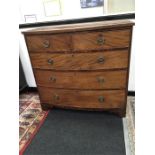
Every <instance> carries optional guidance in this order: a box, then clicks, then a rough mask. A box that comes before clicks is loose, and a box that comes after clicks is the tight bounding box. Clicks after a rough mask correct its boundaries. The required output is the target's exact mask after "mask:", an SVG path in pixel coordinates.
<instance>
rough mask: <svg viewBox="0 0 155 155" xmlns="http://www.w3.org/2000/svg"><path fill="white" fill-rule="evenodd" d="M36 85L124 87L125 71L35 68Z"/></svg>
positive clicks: (87, 87) (76, 87)
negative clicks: (64, 70)
mask: <svg viewBox="0 0 155 155" xmlns="http://www.w3.org/2000/svg"><path fill="white" fill-rule="evenodd" d="M35 75H36V82H37V84H38V85H41V86H46V87H53V88H70V89H122V88H125V87H126V76H127V71H126V70H122V71H105V72H99V71H97V72H59V71H57V72H55V71H47V70H38V69H36V70H35Z"/></svg>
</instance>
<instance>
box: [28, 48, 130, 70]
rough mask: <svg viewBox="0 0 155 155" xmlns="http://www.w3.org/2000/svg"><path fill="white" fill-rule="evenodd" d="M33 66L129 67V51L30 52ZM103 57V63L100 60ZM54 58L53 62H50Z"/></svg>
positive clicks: (72, 67) (78, 67)
mask: <svg viewBox="0 0 155 155" xmlns="http://www.w3.org/2000/svg"><path fill="white" fill-rule="evenodd" d="M30 57H31V61H32V66H33V68H40V69H54V70H96V69H118V68H127V67H128V52H127V51H124V50H122V51H114V52H112V51H111V52H105V53H104V52H96V53H77V54H44V53H42V54H40V53H37V54H34V53H31V54H30ZM100 58H103V59H104V61H103V63H99V62H98V60H99V59H100ZM48 60H52V62H53V64H48V62H47V61H48Z"/></svg>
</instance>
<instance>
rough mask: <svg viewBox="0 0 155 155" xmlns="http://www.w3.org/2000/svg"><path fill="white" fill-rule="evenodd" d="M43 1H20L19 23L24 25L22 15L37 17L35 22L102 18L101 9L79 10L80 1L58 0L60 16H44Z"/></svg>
mask: <svg viewBox="0 0 155 155" xmlns="http://www.w3.org/2000/svg"><path fill="white" fill-rule="evenodd" d="M43 1H45V0H33V1H32V0H21V1H20V5H19V10H20V12H19V13H20V23H24V22H25V21H24V15H31V14H36V15H37V22H41V21H49V20H50V21H53V20H64V19H75V18H82V17H95V16H103V15H104V9H103V7H102V6H101V7H94V8H81V6H80V0H70V1H69V0H60V4H61V12H62V13H61V15H58V16H50V17H47V16H45V11H44V5H43Z"/></svg>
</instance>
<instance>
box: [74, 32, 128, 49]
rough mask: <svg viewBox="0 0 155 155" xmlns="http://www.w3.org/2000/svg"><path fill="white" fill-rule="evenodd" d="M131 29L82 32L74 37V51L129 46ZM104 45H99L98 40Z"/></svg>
mask: <svg viewBox="0 0 155 155" xmlns="http://www.w3.org/2000/svg"><path fill="white" fill-rule="evenodd" d="M129 36H130V29H124V30H114V31H100V32H94V31H92V32H81V33H75V34H73V35H72V40H73V49H74V50H93V49H98V50H99V49H100V50H101V49H102V50H103V49H114V48H125V47H128V46H129V41H130V38H129ZM99 39H102V40H103V43H102V44H99V43H98V40H99Z"/></svg>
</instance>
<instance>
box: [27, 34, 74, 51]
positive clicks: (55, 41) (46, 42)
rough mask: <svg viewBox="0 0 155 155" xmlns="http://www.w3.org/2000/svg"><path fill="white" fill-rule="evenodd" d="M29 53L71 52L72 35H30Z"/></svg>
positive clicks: (28, 42)
mask: <svg viewBox="0 0 155 155" xmlns="http://www.w3.org/2000/svg"><path fill="white" fill-rule="evenodd" d="M26 41H27V46H28V49H29V52H45V51H47V52H48V51H50V52H51V51H55V52H58V51H69V50H70V49H71V48H70V47H71V38H70V35H66V34H56V35H28V36H26Z"/></svg>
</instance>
